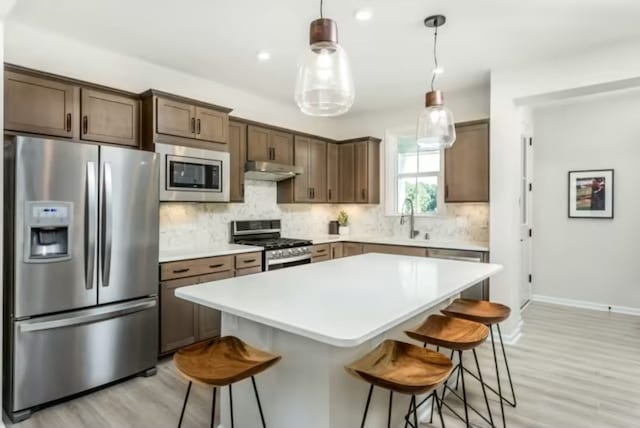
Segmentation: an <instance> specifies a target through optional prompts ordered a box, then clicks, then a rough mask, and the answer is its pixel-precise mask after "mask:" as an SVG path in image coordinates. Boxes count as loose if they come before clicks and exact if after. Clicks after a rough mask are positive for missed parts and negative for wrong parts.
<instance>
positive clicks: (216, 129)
mask: <svg viewBox="0 0 640 428" xmlns="http://www.w3.org/2000/svg"><path fill="white" fill-rule="evenodd" d="M228 130H229V115H228V114H227V113H225V112H221V111H217V110H212V109H209V108H204V107H196V138H197V139H199V140H205V141H212V142H215V143H226V142H227V139H228Z"/></svg>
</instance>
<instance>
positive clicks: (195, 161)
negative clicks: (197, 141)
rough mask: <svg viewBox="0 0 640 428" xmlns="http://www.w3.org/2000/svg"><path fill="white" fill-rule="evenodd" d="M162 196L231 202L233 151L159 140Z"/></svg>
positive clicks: (177, 199) (187, 200)
mask: <svg viewBox="0 0 640 428" xmlns="http://www.w3.org/2000/svg"><path fill="white" fill-rule="evenodd" d="M156 152H157V153H159V154H160V156H161V157H162V160H161V162H160V200H161V201H182V202H229V173H230V171H229V153H227V152H216V151H213V150H204V149H195V148H192V147H184V146H174V145H170V144H156Z"/></svg>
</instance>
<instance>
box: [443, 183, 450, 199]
mask: <svg viewBox="0 0 640 428" xmlns="http://www.w3.org/2000/svg"><path fill="white" fill-rule="evenodd" d="M444 197H445V198H448V197H449V185H448V184H445V185H444Z"/></svg>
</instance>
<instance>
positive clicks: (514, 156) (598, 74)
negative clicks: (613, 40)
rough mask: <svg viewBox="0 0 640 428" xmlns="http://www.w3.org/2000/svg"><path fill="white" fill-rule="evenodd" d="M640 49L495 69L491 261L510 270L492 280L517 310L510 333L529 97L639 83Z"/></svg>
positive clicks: (631, 44) (628, 46)
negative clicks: (521, 147)
mask: <svg viewBox="0 0 640 428" xmlns="http://www.w3.org/2000/svg"><path fill="white" fill-rule="evenodd" d="M639 51H640V41H638V40H635V41H626V42H622V43H618V44H615V45H611V46H605V47H602V48H600V49H591V50H589V51H588V52H586V53H582V54H576V55H574V56H564V57H562V58H555V59H550V60H548V61H544V62H540V63H536V64H530V65H527V66H522V67H518V68H504V69H497V70H492V71H491V101H490V102H491V221H490V229H491V238H490V248H491V261H492V262H495V263H500V264H502V265H504V267H505V269H504V270H503V271H502V272H501V273H499V274H498V275H496V276H495V277H494V278H493V279H492V282H491V286H492V288H491V294H492V296H491V298H492V299H494V300H496V301H499V302H502V303H505V304H507V305H509V306H510V307H511V308H512V310H513V312H512V316H511V318H510V319H509V320H508V321H507V322H506V323H505V325H504V327H503V330H504V331H505V333H506V334H507V335H515V334H517V332H518V329H519V324H520V311H519V310H518V307H519V304H520V303H519V302H520V299H519V291H518V288H519V281H520V279H521V272H522V267H521V260H520V228H519V197H520V186H519V180H520V176H521V170H520V165H519V164H520V162H519V159H520V144H519V141H520V137H521V135H523V134H526V133H527V132H529V131H530V129H529V128H530V123H528V122H527V120H526V110H523V108H522V107H521V105H522V104H526V102H527V98H536V99H537V100H540V99H541V98H544V96H545V95H549V94H551V95H553V94H557V93H564V94H566V95H568V96H571V95H573V96H575V95H577V94H580V93H587V92H595V91H596V90H597V91H606V90H608V89H611V88H617V89H619V88H620V87H622V86H624V85H623V84H622V83H621V82H627V84H628V85H629V86H632V85H633V84H637V78H638V77H640V56H639V55H638V52H639ZM634 79H636V80H634ZM632 80H634V81H632ZM634 82H635V83H634ZM550 98H553V97H550ZM534 257H535V256H534Z"/></svg>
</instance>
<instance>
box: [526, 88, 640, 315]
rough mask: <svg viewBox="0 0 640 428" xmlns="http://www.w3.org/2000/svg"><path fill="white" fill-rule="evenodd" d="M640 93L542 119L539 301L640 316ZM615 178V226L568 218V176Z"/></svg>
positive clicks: (544, 114)
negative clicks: (609, 172) (610, 173)
mask: <svg viewBox="0 0 640 428" xmlns="http://www.w3.org/2000/svg"><path fill="white" fill-rule="evenodd" d="M639 117H640V90H627V91H623V92H615V93H611V94H607V95H606V96H605V95H600V96H596V97H588V98H586V99H580V100H576V101H574V102H572V103H569V104H566V103H564V104H562V105H556V106H549V107H544V108H539V109H536V110H535V111H534V122H535V127H536V138H535V148H534V149H535V173H534V174H535V175H534V182H535V192H534V195H533V197H534V222H535V239H534V259H533V260H534V264H533V275H534V293H535V294H539V295H543V296H550V297H556V298H563V299H571V300H581V301H587V302H592V303H599V304H603V305H610V306H624V307H632V308H637V309H640V287H639V286H638V285H639V284H640V269H638V261H637V259H638V255H637V242H638V239H640V227H639V226H638V218H639V216H638V213H639V212H640V197H638V184H639V179H638V171H640V169H639V168H638V165H639V160H640V122H639V121H638V118H639ZM609 168H613V169H614V170H615V188H614V192H615V193H614V195H615V197H614V204H615V206H614V214H615V217H614V219H613V220H601V219H599V220H591V219H569V218H567V198H568V190H567V172H568V171H570V170H583V169H609Z"/></svg>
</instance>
